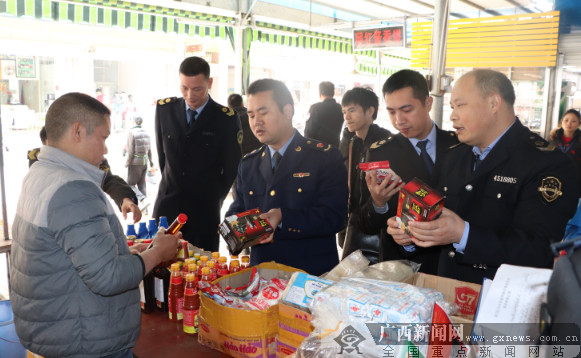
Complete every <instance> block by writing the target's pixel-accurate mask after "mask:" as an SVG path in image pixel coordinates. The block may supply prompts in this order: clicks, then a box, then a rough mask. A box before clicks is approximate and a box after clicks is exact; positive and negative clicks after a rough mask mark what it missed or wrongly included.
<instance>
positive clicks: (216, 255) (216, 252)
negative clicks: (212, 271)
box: [212, 251, 220, 262]
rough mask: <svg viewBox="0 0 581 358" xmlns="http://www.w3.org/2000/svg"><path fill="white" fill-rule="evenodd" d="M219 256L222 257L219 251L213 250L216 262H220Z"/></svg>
mask: <svg viewBox="0 0 581 358" xmlns="http://www.w3.org/2000/svg"><path fill="white" fill-rule="evenodd" d="M219 258H220V253H219V252H218V251H214V252H212V260H214V262H218V259H219Z"/></svg>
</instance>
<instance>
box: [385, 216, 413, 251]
mask: <svg viewBox="0 0 581 358" xmlns="http://www.w3.org/2000/svg"><path fill="white" fill-rule="evenodd" d="M387 233H388V234H390V235H391V237H393V241H395V242H396V244H398V245H400V246H407V245H412V244H413V241H412V238H411V237H410V236H409V235H408V234H406V232H405V231H404V230H403V229H401V228H400V224H399V221H398V219H397V216H394V217H391V218H389V219H387Z"/></svg>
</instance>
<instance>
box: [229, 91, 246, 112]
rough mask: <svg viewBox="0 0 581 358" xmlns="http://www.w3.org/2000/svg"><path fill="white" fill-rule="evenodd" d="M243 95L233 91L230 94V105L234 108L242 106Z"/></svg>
mask: <svg viewBox="0 0 581 358" xmlns="http://www.w3.org/2000/svg"><path fill="white" fill-rule="evenodd" d="M242 103H243V101H242V96H241V95H239V94H238V93H232V94H231V95H229V96H228V107H230V108H234V107H242Z"/></svg>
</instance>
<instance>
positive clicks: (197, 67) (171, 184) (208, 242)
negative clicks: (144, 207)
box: [153, 57, 242, 251]
mask: <svg viewBox="0 0 581 358" xmlns="http://www.w3.org/2000/svg"><path fill="white" fill-rule="evenodd" d="M179 76H180V91H181V92H182V98H176V97H170V98H165V99H160V100H159V101H157V108H156V112H155V134H156V139H157V151H158V158H159V170H161V175H162V176H161V182H160V184H159V192H158V195H157V199H156V202H155V205H154V208H153V216H154V217H159V216H167V218H168V219H169V220H170V221H171V220H174V218H176V217H177V216H178V214H179V213H185V214H186V215H188V222H187V224H186V225H185V226H184V227H183V228H182V230H181V231H182V233H183V235H184V239H186V240H188V241H189V242H190V243H192V244H193V245H196V246H198V247H201V248H204V249H206V250H210V251H218V246H219V245H218V244H219V241H218V232H217V228H218V224H219V223H220V208H221V207H222V203H223V201H224V198H225V197H226V195H227V194H228V192H229V191H230V187H231V186H232V182H233V181H234V178H235V177H236V171H237V168H238V163H239V162H240V156H241V154H240V143H241V142H242V131H241V130H240V121H239V120H238V117H237V116H236V113H234V110H232V109H230V108H228V107H224V106H222V105H220V104H218V103H216V102H214V100H212V98H211V97H210V95H209V93H208V91H209V89H210V88H211V87H212V81H213V79H212V78H211V77H210V65H209V64H208V63H207V62H206V61H205V60H204V59H202V58H200V57H188V58H186V59H185V60H184V61H183V62H182V63H181V65H180V74H179Z"/></svg>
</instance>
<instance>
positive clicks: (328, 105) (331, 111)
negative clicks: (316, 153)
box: [305, 81, 343, 147]
mask: <svg viewBox="0 0 581 358" xmlns="http://www.w3.org/2000/svg"><path fill="white" fill-rule="evenodd" d="M334 95H335V85H334V84H333V83H331V82H327V81H325V82H321V83H320V84H319V98H320V99H321V102H319V103H315V104H313V105H312V106H311V109H309V119H308V120H307V123H306V124H305V137H307V138H312V139H316V140H320V141H321V142H324V143H327V144H332V145H334V146H335V147H339V135H340V134H341V127H343V112H342V111H341V106H340V105H339V103H337V101H335V100H334V99H333V96H334Z"/></svg>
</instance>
